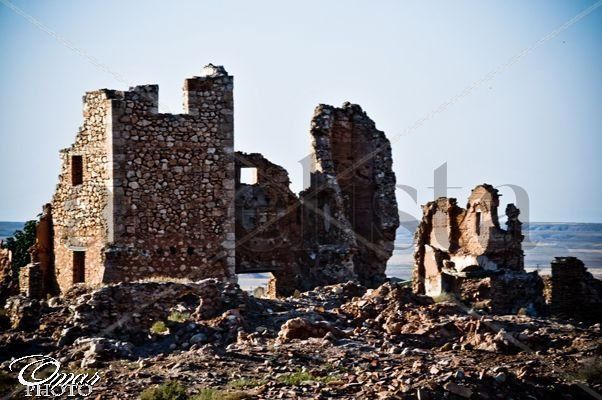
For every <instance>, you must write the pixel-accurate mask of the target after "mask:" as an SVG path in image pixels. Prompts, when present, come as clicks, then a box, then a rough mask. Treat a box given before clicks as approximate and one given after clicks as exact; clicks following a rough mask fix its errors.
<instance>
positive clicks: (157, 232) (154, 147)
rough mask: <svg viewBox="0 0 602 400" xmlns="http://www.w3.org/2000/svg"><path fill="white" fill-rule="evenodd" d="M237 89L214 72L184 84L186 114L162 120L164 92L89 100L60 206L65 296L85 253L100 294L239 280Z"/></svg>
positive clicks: (58, 242) (60, 272)
mask: <svg viewBox="0 0 602 400" xmlns="http://www.w3.org/2000/svg"><path fill="white" fill-rule="evenodd" d="M232 89H233V79H232V77H231V76H229V75H228V74H227V73H226V71H225V70H224V69H223V68H222V67H215V66H213V65H209V66H207V67H206V68H205V69H204V71H203V76H201V77H194V78H191V79H187V80H186V81H185V86H184V108H185V112H186V114H179V115H176V114H161V113H158V87H157V86H156V85H146V86H137V87H134V88H131V89H130V90H128V91H115V90H107V89H102V90H98V91H95V92H90V93H87V94H86V96H85V97H84V124H83V125H82V128H81V129H80V132H79V134H78V135H77V138H76V141H75V143H74V144H73V145H72V146H71V147H70V148H69V149H66V150H63V151H62V152H61V157H62V164H63V166H62V170H61V175H60V178H59V184H58V186H57V190H56V193H55V195H54V197H53V201H52V210H53V224H54V229H53V233H54V246H53V247H54V248H53V250H54V256H55V268H56V275H57V280H58V284H59V286H60V288H61V290H63V291H64V290H65V289H66V288H68V287H70V286H71V285H72V284H73V283H74V275H75V273H74V268H73V266H74V257H75V254H74V252H82V251H85V271H84V273H85V279H84V280H85V282H86V283H89V284H93V285H94V284H99V283H101V282H111V281H122V280H123V281H129V280H135V279H140V278H145V277H148V276H167V277H176V278H180V277H186V278H192V279H201V278H206V277H216V278H220V279H229V280H232V279H234V263H235V260H234V240H235V238H234V161H233V157H232V153H233V97H232ZM79 157H81V158H79ZM78 165H83V168H82V169H83V171H82V173H81V176H78V173H77V171H78V168H77V167H78Z"/></svg>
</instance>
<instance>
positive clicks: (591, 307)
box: [546, 257, 602, 321]
mask: <svg viewBox="0 0 602 400" xmlns="http://www.w3.org/2000/svg"><path fill="white" fill-rule="evenodd" d="M546 283H547V284H548V285H550V288H549V289H548V291H549V293H550V297H549V299H547V300H548V301H549V305H550V312H551V313H552V314H555V315H560V316H565V317H572V318H579V319H586V320H592V321H600V320H601V319H602V281H600V280H599V279H596V278H594V277H593V276H592V274H591V273H589V272H588V271H587V268H585V265H584V264H583V262H582V261H581V260H579V259H578V258H576V257H556V259H555V260H554V261H552V278H551V279H550V280H547V281H546Z"/></svg>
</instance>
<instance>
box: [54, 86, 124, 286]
mask: <svg viewBox="0 0 602 400" xmlns="http://www.w3.org/2000/svg"><path fill="white" fill-rule="evenodd" d="M112 93H113V92H112V91H109V90H98V91H95V92H89V93H86V95H85V96H84V99H83V101H84V110H83V116H84V122H83V125H82V126H81V128H80V130H79V133H78V134H77V136H76V138H75V143H73V145H71V147H69V148H67V149H64V150H61V152H60V157H61V172H60V175H59V183H58V185H57V187H56V191H55V193H54V196H53V198H52V210H53V217H54V227H53V229H54V238H53V241H54V246H53V250H54V260H55V271H56V279H57V282H58V285H59V287H60V289H61V290H62V291H64V290H66V289H67V288H68V287H70V286H72V285H73V283H74V276H73V262H74V260H73V258H74V251H82V250H84V251H85V252H86V266H87V268H86V269H85V281H86V282H88V283H91V284H99V283H101V282H102V280H103V274H104V263H105V255H104V249H105V245H106V243H107V240H108V225H109V221H108V212H109V210H110V202H111V187H110V179H111V177H112V174H111V161H110V159H109V153H110V145H109V143H110V142H109V138H110V136H111V135H110V132H111V128H110V125H111V96H112ZM75 157H81V160H82V166H83V167H82V179H81V183H79V184H74V183H73V177H72V173H75V172H76V171H75V170H76V169H77V166H76V165H74V164H76V162H75Z"/></svg>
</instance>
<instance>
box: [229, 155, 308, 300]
mask: <svg viewBox="0 0 602 400" xmlns="http://www.w3.org/2000/svg"><path fill="white" fill-rule="evenodd" d="M245 168H255V170H256V177H257V179H256V182H253V183H245V182H241V179H240V175H241V171H242V170H244V169H245ZM289 185H290V180H289V177H288V173H287V172H286V170H285V169H284V168H282V167H280V166H279V165H276V164H273V163H271V162H270V161H268V160H267V159H265V158H264V157H263V156H262V155H261V154H257V153H251V154H248V153H242V152H236V272H237V273H252V272H271V273H272V279H271V280H270V283H269V285H268V296H270V297H277V296H289V295H291V294H293V292H294V290H295V289H299V290H302V289H306V288H311V287H312V282H311V279H310V277H309V276H308V274H307V257H306V254H305V252H304V251H303V250H304V249H303V243H302V240H303V239H302V219H301V208H300V206H301V204H300V202H299V199H298V198H297V196H295V194H294V193H293V192H292V191H291V190H290V188H289Z"/></svg>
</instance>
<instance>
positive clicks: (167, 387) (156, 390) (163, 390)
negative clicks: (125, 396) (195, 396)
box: [140, 381, 188, 400]
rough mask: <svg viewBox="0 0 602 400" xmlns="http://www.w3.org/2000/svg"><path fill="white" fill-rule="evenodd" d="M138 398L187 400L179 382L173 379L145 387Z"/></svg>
mask: <svg viewBox="0 0 602 400" xmlns="http://www.w3.org/2000/svg"><path fill="white" fill-rule="evenodd" d="M140 400H188V395H187V394H186V389H185V388H184V386H182V384H181V383H180V382H175V381H173V382H168V383H164V384H162V385H159V386H155V387H153V388H148V389H145V390H144V391H143V392H142V393H140Z"/></svg>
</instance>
